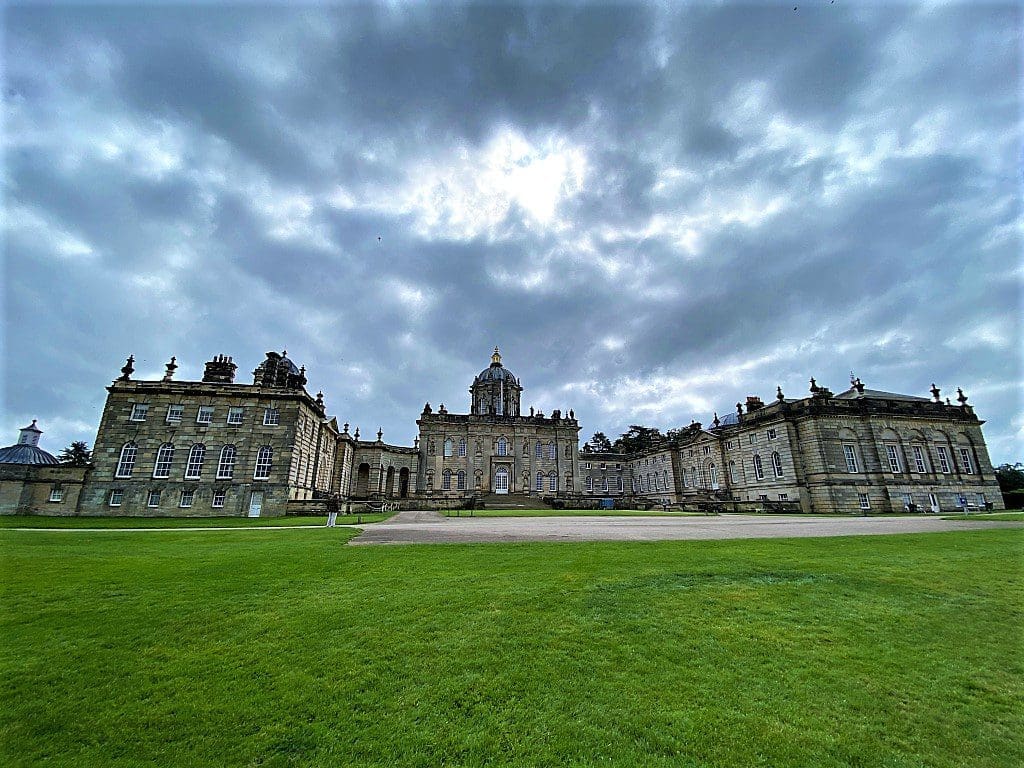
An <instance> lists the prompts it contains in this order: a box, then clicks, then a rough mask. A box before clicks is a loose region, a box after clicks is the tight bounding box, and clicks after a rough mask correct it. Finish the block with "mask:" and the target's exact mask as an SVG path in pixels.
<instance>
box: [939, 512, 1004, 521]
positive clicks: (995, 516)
mask: <svg viewBox="0 0 1024 768" xmlns="http://www.w3.org/2000/svg"><path fill="white" fill-rule="evenodd" d="M942 519H943V520H1024V512H1012V511H1011V512H986V513H979V514H976V515H946V516H945V517H943V518H942Z"/></svg>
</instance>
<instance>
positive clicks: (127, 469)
mask: <svg viewBox="0 0 1024 768" xmlns="http://www.w3.org/2000/svg"><path fill="white" fill-rule="evenodd" d="M138 452H139V446H137V445H136V444H135V443H125V444H124V445H123V446H121V457H120V458H119V459H118V460H117V471H116V472H114V477H131V476H132V470H133V469H134V468H135V457H136V455H138Z"/></svg>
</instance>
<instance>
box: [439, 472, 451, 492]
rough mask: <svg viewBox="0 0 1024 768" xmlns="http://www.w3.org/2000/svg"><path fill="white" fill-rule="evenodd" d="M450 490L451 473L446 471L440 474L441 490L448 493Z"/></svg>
mask: <svg viewBox="0 0 1024 768" xmlns="http://www.w3.org/2000/svg"><path fill="white" fill-rule="evenodd" d="M451 489H452V471H451V470H450V469H446V470H445V471H444V472H442V473H441V490H442V491H450V490H451Z"/></svg>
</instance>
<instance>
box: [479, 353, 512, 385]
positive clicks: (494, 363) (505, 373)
mask: <svg viewBox="0 0 1024 768" xmlns="http://www.w3.org/2000/svg"><path fill="white" fill-rule="evenodd" d="M502 379H504V380H505V381H511V382H512V383H513V384H517V383H518V381H517V380H516V377H515V375H514V374H513V373H512V371H510V370H509V369H508V368H506V367H505V366H503V365H502V364H501V353H500V352H499V351H498V348H497V347H495V348H494V354H493V355H491V364H490V365H489V366H488V367H487V368H484V369H483V370H482V371H480V373H478V374H477V377H476V380H477V381H500V380H502Z"/></svg>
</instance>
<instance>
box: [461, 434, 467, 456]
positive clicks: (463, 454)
mask: <svg viewBox="0 0 1024 768" xmlns="http://www.w3.org/2000/svg"><path fill="white" fill-rule="evenodd" d="M465 455H466V438H464V437H460V438H459V456H465Z"/></svg>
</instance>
